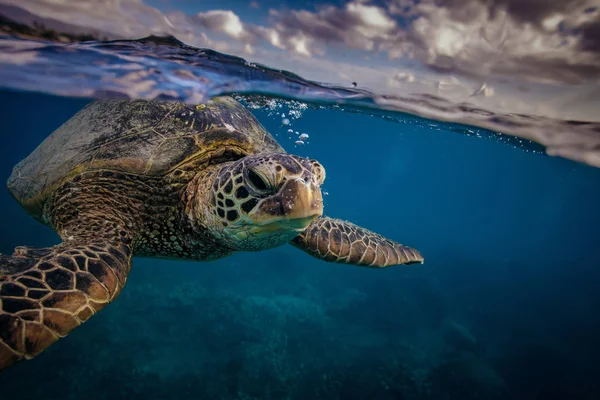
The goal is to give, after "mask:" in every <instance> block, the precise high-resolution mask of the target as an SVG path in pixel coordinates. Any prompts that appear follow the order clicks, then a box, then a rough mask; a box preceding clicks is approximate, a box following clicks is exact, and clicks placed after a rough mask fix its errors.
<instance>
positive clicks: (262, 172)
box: [208, 153, 325, 250]
mask: <svg viewBox="0 0 600 400" xmlns="http://www.w3.org/2000/svg"><path fill="white" fill-rule="evenodd" d="M324 180H325V169H324V168H323V166H322V165H321V164H320V163H319V162H317V161H315V160H311V159H307V158H302V157H298V156H294V155H289V154H281V153H268V154H258V155H251V156H247V157H245V158H243V159H241V160H239V161H236V162H234V163H231V164H229V165H227V166H226V167H224V168H222V169H221V170H220V171H219V173H218V175H217V177H216V178H215V180H214V184H213V186H212V194H211V197H212V198H211V202H212V205H211V207H210V208H209V212H208V213H209V214H211V215H210V216H209V220H211V221H212V223H211V225H212V226H215V225H216V226H222V233H223V239H224V240H227V241H229V242H230V243H232V244H234V245H235V247H236V248H238V249H240V250H261V249H265V248H270V247H275V246H278V245H281V244H283V243H285V242H287V241H289V240H291V239H292V238H294V237H295V236H296V235H298V233H299V232H302V231H303V230H304V229H305V228H306V226H308V224H309V223H310V222H311V221H312V220H313V219H314V218H315V217H317V216H321V215H322V214H323V198H322V195H321V189H320V185H321V184H322V183H323V181H324Z"/></svg>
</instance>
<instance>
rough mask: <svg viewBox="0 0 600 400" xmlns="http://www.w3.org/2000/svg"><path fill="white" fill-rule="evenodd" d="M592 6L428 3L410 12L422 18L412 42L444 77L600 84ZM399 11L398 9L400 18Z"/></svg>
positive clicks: (532, 0) (501, 0)
mask: <svg viewBox="0 0 600 400" xmlns="http://www.w3.org/2000/svg"><path fill="white" fill-rule="evenodd" d="M542 3H543V4H542ZM589 4H591V1H583V0H564V1H561V2H548V1H540V0H519V1H517V0H497V1H492V2H483V1H481V0H450V1H442V2H434V1H432V0H423V1H421V2H419V3H418V4H414V5H413V6H412V7H410V9H408V10H407V12H409V13H410V14H411V15H412V16H415V20H414V22H413V23H412V24H411V25H410V27H409V29H410V30H409V36H410V40H411V41H412V42H413V43H415V47H414V48H415V49H417V52H418V54H417V56H418V58H419V59H420V60H421V61H423V62H424V63H425V64H426V65H428V66H430V67H432V68H434V69H437V70H441V71H456V72H459V73H464V74H472V75H477V76H483V77H485V76H489V75H491V74H494V73H499V74H505V75H510V76H512V77H515V76H523V77H526V78H528V79H530V80H536V81H540V82H555V83H556V82H562V83H582V82H585V81H595V80H597V79H598V78H599V77H600V51H598V49H597V48H596V50H594V48H595V47H596V46H598V43H600V36H595V37H594V35H593V34H591V33H589V31H594V29H596V28H595V27H596V26H597V22H595V20H596V21H597V20H598V11H593V12H590V11H588V12H587V13H586V12H585V10H586V9H590V7H589ZM538 6H539V7H538ZM400 8H401V7H400V6H399V5H398V4H397V5H396V8H394V11H395V13H396V14H398V13H400V12H401V10H400ZM404 10H406V8H404ZM590 38H591V39H590Z"/></svg>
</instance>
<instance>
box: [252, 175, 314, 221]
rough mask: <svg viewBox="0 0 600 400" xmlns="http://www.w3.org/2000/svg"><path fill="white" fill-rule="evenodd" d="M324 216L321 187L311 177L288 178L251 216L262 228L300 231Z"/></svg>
mask: <svg viewBox="0 0 600 400" xmlns="http://www.w3.org/2000/svg"><path fill="white" fill-rule="evenodd" d="M321 215H323V195H322V194H321V188H320V187H319V186H318V185H317V184H315V183H314V182H313V181H312V180H311V181H305V180H304V179H302V178H295V179H291V180H289V181H286V182H285V183H284V184H283V186H282V187H281V189H280V190H279V192H277V193H276V194H275V195H273V196H271V197H269V198H266V199H264V200H263V201H262V202H261V203H260V204H259V206H258V207H256V208H255V210H254V211H252V213H250V215H249V216H250V218H252V220H254V222H255V223H256V225H257V228H258V229H260V230H261V231H275V230H280V229H284V230H294V231H296V232H301V231H303V230H304V229H305V228H306V227H307V226H308V225H309V224H310V223H311V222H312V220H313V219H314V218H316V217H319V216H321Z"/></svg>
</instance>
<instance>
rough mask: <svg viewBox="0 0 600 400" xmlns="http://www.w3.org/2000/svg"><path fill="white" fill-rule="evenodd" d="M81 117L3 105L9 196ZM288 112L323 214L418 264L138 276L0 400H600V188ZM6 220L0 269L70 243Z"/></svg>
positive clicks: (569, 172)
mask: <svg viewBox="0 0 600 400" xmlns="http://www.w3.org/2000/svg"><path fill="white" fill-rule="evenodd" d="M88 101H89V100H87V99H78V98H68V97H55V96H49V95H42V94H34V93H23V92H15V91H3V92H0V106H1V110H2V121H3V129H2V135H1V136H0V140H1V144H0V149H2V157H1V158H0V163H1V164H0V171H3V172H2V174H3V176H4V179H6V178H7V177H8V176H9V174H10V172H11V169H12V166H13V165H14V164H15V163H17V162H18V161H19V160H21V159H22V158H24V157H26V156H27V155H28V154H29V152H30V151H31V150H33V149H34V148H35V147H36V146H37V144H38V143H39V142H41V141H42V140H43V139H44V138H45V137H46V136H47V135H48V134H49V133H50V132H52V131H53V130H54V129H56V128H57V127H58V126H60V125H61V124H62V123H63V122H65V121H66V120H67V119H68V118H70V117H71V116H72V115H73V114H74V113H75V112H77V111H78V110H79V109H81V108H82V107H83V106H84V105H85V104H87V103H88ZM278 104H284V105H283V106H282V108H276V111H273V110H269V109H265V108H257V109H253V110H252V112H253V113H254V114H255V115H256V117H257V118H258V119H259V121H260V122H261V123H263V125H264V126H265V127H266V128H267V129H268V130H269V131H270V132H271V133H273V134H274V135H276V136H275V137H276V138H277V139H278V140H279V141H280V143H281V144H282V145H283V146H284V148H285V149H286V150H287V151H288V152H291V153H295V154H299V155H302V156H310V157H313V158H316V159H318V160H319V161H320V162H321V163H322V164H323V165H324V166H325V168H326V169H327V179H326V181H325V184H324V187H323V189H324V190H325V191H326V192H327V193H328V194H327V196H326V197H325V213H326V214H327V215H331V216H335V217H340V218H344V219H347V220H350V221H353V222H355V223H357V224H360V225H362V226H364V227H367V228H369V229H372V230H374V231H376V232H379V233H382V234H384V235H385V236H387V237H389V238H391V239H394V240H397V241H399V242H401V243H404V244H407V245H410V246H414V247H416V248H418V249H419V250H420V251H421V252H422V253H423V255H424V257H425V263H424V264H423V265H410V266H399V267H393V268H386V269H380V270H374V269H367V268H360V267H354V266H347V265H342V264H331V263H325V262H322V261H319V260H317V259H314V258H312V257H310V256H308V255H306V254H304V253H302V252H300V251H298V250H297V249H295V248H293V247H292V246H288V245H286V246H283V247H280V248H276V249H273V250H269V251H264V252H259V253H238V254H235V255H233V256H230V257H228V258H224V259H222V260H219V261H215V262H206V263H199V262H188V261H170V260H155V259H144V258H135V259H134V263H133V267H132V270H131V274H130V276H129V280H128V284H127V286H126V288H125V289H124V290H123V293H122V294H121V295H120V297H119V298H118V299H117V300H116V301H114V303H113V304H111V305H109V306H108V307H107V308H106V309H104V310H103V311H102V312H100V313H98V315H96V316H94V317H93V318H91V319H90V320H89V321H87V322H86V323H85V324H83V325H82V326H81V327H79V328H77V329H76V330H75V331H73V332H72V333H71V334H69V336H68V337H67V338H65V339H62V340H60V341H58V342H57V343H56V344H54V345H52V346H51V347H50V348H49V349H48V350H46V351H45V352H44V353H42V354H41V355H40V356H38V357H36V358H35V359H33V360H31V361H25V362H21V363H19V364H17V365H15V366H14V367H12V368H10V369H8V370H6V371H5V372H3V373H2V374H0V388H1V393H2V398H7V399H9V398H10V399H42V398H44V399H105V398H111V399H121V398H123V399H142V398H144V399H148V398H163V399H167V398H182V397H184V398H201V399H239V400H241V399H382V400H385V399H442V400H444V399H448V400H450V399H452V400H454V399H461V400H465V399H596V398H600V385H599V384H598V381H597V371H598V358H599V357H600V344H599V343H598V337H600V318H599V317H598V313H597V310H598V308H599V307H600V296H598V287H600V269H599V268H598V267H600V253H599V252H598V237H600V209H599V208H598V204H600V185H598V182H599V181H600V169H598V168H593V167H590V166H586V165H584V164H580V163H576V162H573V161H569V160H565V159H562V158H555V157H547V156H544V155H540V154H536V153H531V152H526V151H523V150H521V149H518V148H514V147H513V146H508V145H505V144H503V143H499V142H497V141H494V140H481V139H476V138H473V137H467V136H464V135H459V134H455V133H454V132H452V131H451V127H450V126H446V125H445V124H443V123H438V124H437V126H438V128H439V129H437V130H434V129H427V128H424V127H423V126H422V125H420V124H411V123H406V124H399V123H398V122H397V121H388V120H385V119H382V118H375V117H372V116H370V115H368V113H348V112H343V111H335V110H333V109H330V108H323V109H320V108H311V107H309V108H307V109H303V110H302V115H301V116H300V117H299V118H297V119H292V120H291V121H290V124H289V125H284V124H282V120H281V115H280V114H281V113H289V110H288V109H287V108H286V106H285V103H278ZM288 129H293V131H294V132H292V133H288ZM295 131H298V132H299V133H306V134H308V135H309V138H308V139H307V140H306V144H305V145H296V144H295V143H294V142H295V141H296V140H297V137H296V133H295ZM0 204H1V208H2V210H3V211H2V213H0V225H1V227H2V228H1V229H2V234H1V235H0V252H2V253H5V254H6V253H8V254H11V252H12V250H13V248H14V247H15V246H18V245H24V244H27V245H30V246H48V245H53V244H56V243H57V242H58V237H57V236H56V234H54V233H53V232H51V231H50V229H48V228H46V227H44V226H42V225H41V224H39V223H38V222H36V221H34V220H33V219H32V218H30V217H29V216H27V215H26V213H25V212H24V211H23V209H22V208H21V207H20V206H19V204H18V203H17V202H16V201H15V200H14V199H12V198H11V196H10V195H9V193H8V191H7V190H6V189H5V190H2V191H1V192H0Z"/></svg>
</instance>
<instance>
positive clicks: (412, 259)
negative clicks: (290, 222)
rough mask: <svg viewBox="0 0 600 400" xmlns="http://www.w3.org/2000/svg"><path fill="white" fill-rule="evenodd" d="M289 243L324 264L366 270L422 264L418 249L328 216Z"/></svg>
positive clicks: (317, 221) (317, 220)
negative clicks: (328, 263) (342, 265)
mask: <svg viewBox="0 0 600 400" xmlns="http://www.w3.org/2000/svg"><path fill="white" fill-rule="evenodd" d="M291 243H292V244H293V245H294V246H296V247H298V248H299V249H301V250H304V251H305V252H307V253H308V254H310V255H312V256H314V257H316V258H320V259H322V260H324V261H331V262H337V263H346V264H354V265H360V266H365V267H375V268H378V267H390V266H393V265H400V264H415V263H420V264H422V263H423V256H421V253H419V252H418V251H417V250H415V249H413V248H410V247H407V246H404V245H401V244H399V243H396V242H394V241H392V240H389V239H386V238H385V237H383V236H381V235H379V234H377V233H374V232H371V231H369V230H367V229H365V228H361V227H360V226H357V225H354V224H353V223H350V222H348V221H343V220H340V219H333V218H329V217H323V218H317V219H315V220H314V221H313V222H311V224H310V225H309V226H308V227H307V228H306V230H305V231H304V232H303V233H301V234H300V235H298V236H297V237H296V238H294V239H293V240H292V241H291Z"/></svg>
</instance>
